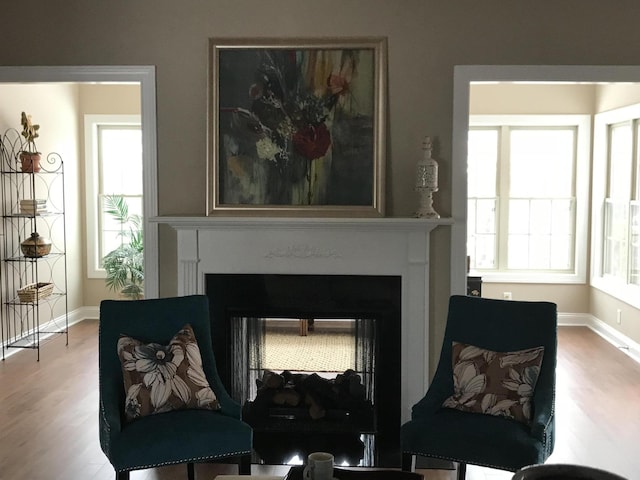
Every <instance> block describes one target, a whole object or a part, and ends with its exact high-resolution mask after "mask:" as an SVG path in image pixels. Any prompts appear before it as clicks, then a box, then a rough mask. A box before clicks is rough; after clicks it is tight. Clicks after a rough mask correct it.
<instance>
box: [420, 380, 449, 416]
mask: <svg viewBox="0 0 640 480" xmlns="http://www.w3.org/2000/svg"><path fill="white" fill-rule="evenodd" d="M452 393H453V392H452V391H451V389H450V387H449V386H448V385H446V384H445V383H444V382H438V381H435V379H434V381H433V382H432V383H431V385H429V389H428V390H427V393H426V394H425V396H424V397H422V398H421V399H420V401H418V403H416V404H415V405H414V406H413V408H412V409H411V418H413V419H416V418H420V417H425V416H430V415H432V414H433V413H434V412H435V411H436V410H439V409H440V408H442V402H444V401H445V400H446V399H447V398H448V397H449V396H451V394H452Z"/></svg>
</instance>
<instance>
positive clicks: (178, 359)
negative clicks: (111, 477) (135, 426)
mask: <svg viewBox="0 0 640 480" xmlns="http://www.w3.org/2000/svg"><path fill="white" fill-rule="evenodd" d="M118 357H120V362H121V364H122V374H123V377H124V388H125V392H126V399H125V414H126V417H127V419H128V420H135V419H136V418H139V417H143V416H145V415H152V414H155V413H163V412H169V411H171V410H180V409H186V408H197V409H206V410H218V409H220V404H219V403H218V399H217V397H216V395H215V393H214V392H213V390H212V389H211V387H210V386H209V382H208V381H207V377H206V376H205V374H204V370H203V369H202V358H201V356H200V349H199V348H198V343H197V342H196V337H195V335H194V333H193V329H192V328H191V325H189V324H187V325H185V326H184V327H182V329H181V330H180V331H179V332H178V333H176V334H175V336H174V337H173V338H172V339H171V341H170V342H169V345H160V344H158V343H148V344H144V343H142V342H141V341H139V340H136V339H135V338H131V337H128V336H125V335H121V336H120V338H119V340H118Z"/></svg>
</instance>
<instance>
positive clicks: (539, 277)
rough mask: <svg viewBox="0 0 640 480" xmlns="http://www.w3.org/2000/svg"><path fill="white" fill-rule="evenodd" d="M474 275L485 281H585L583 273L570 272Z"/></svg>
mask: <svg viewBox="0 0 640 480" xmlns="http://www.w3.org/2000/svg"><path fill="white" fill-rule="evenodd" d="M474 274H475V275H479V276H481V277H482V281H483V282H486V283H556V284H567V285H571V284H574V285H581V284H582V285H584V284H586V283H587V279H586V276H585V275H580V274H575V273H574V274H572V273H540V274H530V273H507V272H480V271H475V272H474Z"/></svg>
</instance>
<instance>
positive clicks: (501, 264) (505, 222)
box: [496, 126, 511, 270]
mask: <svg viewBox="0 0 640 480" xmlns="http://www.w3.org/2000/svg"><path fill="white" fill-rule="evenodd" d="M510 132H511V129H510V128H509V127H508V126H503V127H502V128H501V130H500V149H499V151H498V174H497V177H498V178H497V182H498V189H497V192H498V193H497V197H498V198H497V202H496V208H497V209H498V211H497V212H496V218H497V222H498V228H497V232H498V239H497V242H496V243H497V249H498V253H497V256H496V258H497V259H498V270H507V259H508V253H509V249H508V244H509V198H510V190H509V188H510V187H509V184H510V182H509V178H510V174H511V170H510V166H509V162H510V151H511V137H510Z"/></svg>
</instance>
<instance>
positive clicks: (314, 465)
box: [302, 452, 333, 480]
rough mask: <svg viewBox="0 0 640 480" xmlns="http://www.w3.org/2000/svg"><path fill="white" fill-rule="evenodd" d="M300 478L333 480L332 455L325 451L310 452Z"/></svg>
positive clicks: (306, 479)
mask: <svg viewBox="0 0 640 480" xmlns="http://www.w3.org/2000/svg"><path fill="white" fill-rule="evenodd" d="M302 478H304V479H305V480H333V455H331V454H330V453H326V452H314V453H310V454H309V457H308V458H307V466H306V467H304V470H303V472H302Z"/></svg>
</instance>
